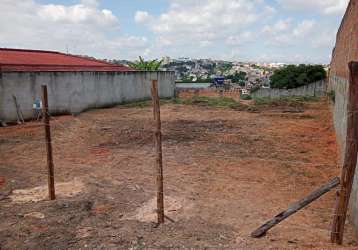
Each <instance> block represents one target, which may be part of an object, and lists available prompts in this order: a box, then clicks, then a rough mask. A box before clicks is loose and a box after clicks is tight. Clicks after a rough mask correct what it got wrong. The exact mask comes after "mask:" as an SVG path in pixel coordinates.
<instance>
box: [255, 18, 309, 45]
mask: <svg viewBox="0 0 358 250" xmlns="http://www.w3.org/2000/svg"><path fill="white" fill-rule="evenodd" d="M315 27H316V21H314V20H302V21H301V22H299V23H297V24H295V25H294V24H293V23H292V20H291V19H286V20H279V21H277V22H276V23H275V24H273V25H266V26H264V27H263V29H262V33H263V34H264V35H265V36H266V38H267V39H266V44H268V45H273V46H293V45H298V44H300V42H302V41H305V42H306V45H307V40H309V39H310V38H312V33H313V31H314V30H315Z"/></svg>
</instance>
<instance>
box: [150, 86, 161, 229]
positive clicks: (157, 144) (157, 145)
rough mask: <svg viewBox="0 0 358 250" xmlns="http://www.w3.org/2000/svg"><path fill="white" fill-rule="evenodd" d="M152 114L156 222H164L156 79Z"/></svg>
mask: <svg viewBox="0 0 358 250" xmlns="http://www.w3.org/2000/svg"><path fill="white" fill-rule="evenodd" d="M151 92H152V101H153V115H154V121H155V131H154V141H155V148H156V170H157V215H158V224H163V223H164V190H163V189H164V188H163V186H164V185H163V156H162V131H161V127H162V125H161V120H160V103H159V95H158V81H157V80H153V81H152V87H151Z"/></svg>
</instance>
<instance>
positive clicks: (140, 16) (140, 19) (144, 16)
mask: <svg viewBox="0 0 358 250" xmlns="http://www.w3.org/2000/svg"><path fill="white" fill-rule="evenodd" d="M151 18H152V17H151V16H150V15H149V13H148V12H147V11H140V10H139V11H137V12H136V13H135V16H134V20H135V21H136V23H145V22H146V21H148V20H150V19H151Z"/></svg>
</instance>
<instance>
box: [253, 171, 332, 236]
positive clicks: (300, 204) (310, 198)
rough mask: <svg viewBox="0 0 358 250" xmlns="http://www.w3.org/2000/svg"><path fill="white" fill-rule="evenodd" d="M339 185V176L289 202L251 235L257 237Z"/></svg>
mask: <svg viewBox="0 0 358 250" xmlns="http://www.w3.org/2000/svg"><path fill="white" fill-rule="evenodd" d="M338 185H339V178H338V177H336V178H333V179H332V180H330V181H329V182H327V183H326V184H324V185H323V186H321V187H320V188H318V189H317V190H315V191H314V192H312V193H310V194H309V195H308V196H306V197H305V198H303V199H301V200H299V201H297V202H295V203H293V204H291V205H290V206H289V207H288V209H287V210H285V211H282V212H281V213H279V214H277V215H276V216H275V217H273V218H272V219H271V220H269V221H267V222H266V223H265V224H263V225H262V226H261V227H259V228H258V229H256V230H255V231H253V232H252V233H251V237H254V238H259V237H262V236H264V235H265V234H266V232H267V231H268V230H270V229H271V228H273V227H274V226H276V225H277V224H278V223H280V222H281V221H283V220H285V219H286V218H288V217H289V216H291V215H292V214H294V213H296V212H298V211H299V210H301V209H302V208H304V207H305V206H307V205H308V204H310V203H311V202H312V201H314V200H316V199H318V198H319V197H321V196H322V195H324V194H325V193H327V192H328V191H330V190H331V189H332V188H334V187H337V186H338Z"/></svg>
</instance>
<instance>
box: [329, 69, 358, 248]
mask: <svg viewBox="0 0 358 250" xmlns="http://www.w3.org/2000/svg"><path fill="white" fill-rule="evenodd" d="M349 72H350V73H349V83H348V84H349V86H348V108H347V136H346V150H345V155H344V163H343V167H342V172H341V186H340V190H339V192H338V197H337V203H336V208H335V214H334V219H333V224H332V233H331V241H332V243H337V244H339V245H342V244H343V234H344V225H345V222H346V217H347V210H348V205H349V198H350V195H351V191H352V185H353V180H354V173H355V169H356V165H357V152H358V113H357V112H358V62H351V63H349Z"/></svg>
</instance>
